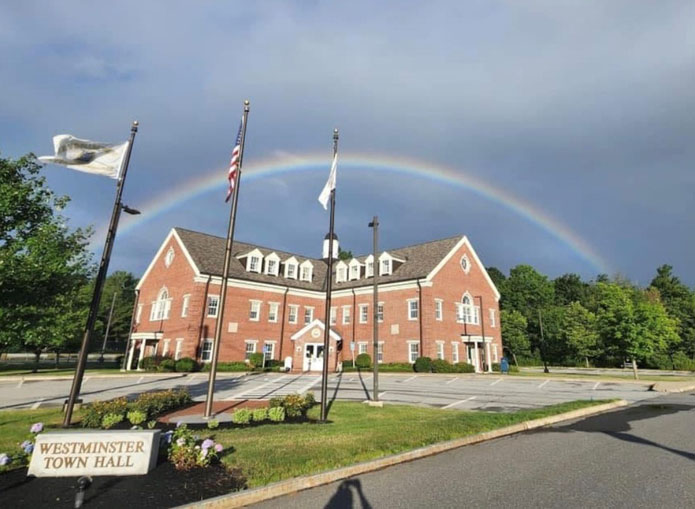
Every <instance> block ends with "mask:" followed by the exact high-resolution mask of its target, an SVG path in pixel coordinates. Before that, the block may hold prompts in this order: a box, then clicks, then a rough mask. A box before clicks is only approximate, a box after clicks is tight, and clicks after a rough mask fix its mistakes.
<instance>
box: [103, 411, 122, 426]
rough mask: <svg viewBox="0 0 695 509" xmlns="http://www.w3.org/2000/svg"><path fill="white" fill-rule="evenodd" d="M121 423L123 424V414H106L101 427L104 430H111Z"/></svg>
mask: <svg viewBox="0 0 695 509" xmlns="http://www.w3.org/2000/svg"><path fill="white" fill-rule="evenodd" d="M119 422H123V414H106V415H105V416H104V418H103V419H102V420H101V426H102V428H104V429H111V428H113V427H114V426H115V425H116V424H118V423H119Z"/></svg>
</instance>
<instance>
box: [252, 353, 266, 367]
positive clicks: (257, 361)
mask: <svg viewBox="0 0 695 509" xmlns="http://www.w3.org/2000/svg"><path fill="white" fill-rule="evenodd" d="M249 364H250V365H251V368H260V367H261V366H263V354H262V353H260V352H254V353H252V354H249Z"/></svg>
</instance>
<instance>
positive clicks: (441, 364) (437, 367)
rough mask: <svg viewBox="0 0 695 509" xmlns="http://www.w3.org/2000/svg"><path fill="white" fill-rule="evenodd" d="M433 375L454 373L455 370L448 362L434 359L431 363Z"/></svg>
mask: <svg viewBox="0 0 695 509" xmlns="http://www.w3.org/2000/svg"><path fill="white" fill-rule="evenodd" d="M432 372H433V373H455V372H456V368H455V367H454V365H453V364H451V363H450V362H448V361H446V360H444V359H434V360H433V361H432Z"/></svg>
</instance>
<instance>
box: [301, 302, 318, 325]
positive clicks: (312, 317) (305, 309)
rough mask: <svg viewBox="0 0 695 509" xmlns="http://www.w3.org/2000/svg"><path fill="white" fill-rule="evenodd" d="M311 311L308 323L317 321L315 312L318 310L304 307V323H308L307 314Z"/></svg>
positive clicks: (312, 307)
mask: <svg viewBox="0 0 695 509" xmlns="http://www.w3.org/2000/svg"><path fill="white" fill-rule="evenodd" d="M309 310H311V317H310V318H309V322H308V323H312V322H313V321H314V320H315V319H316V318H315V317H314V311H315V310H316V308H315V307H314V306H304V316H302V322H304V323H305V324H306V323H307V321H306V312H307V311H309Z"/></svg>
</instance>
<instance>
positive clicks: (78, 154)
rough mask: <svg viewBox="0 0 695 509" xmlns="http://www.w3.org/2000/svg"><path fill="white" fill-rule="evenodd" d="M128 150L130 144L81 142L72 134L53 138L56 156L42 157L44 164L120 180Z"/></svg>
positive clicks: (40, 158)
mask: <svg viewBox="0 0 695 509" xmlns="http://www.w3.org/2000/svg"><path fill="white" fill-rule="evenodd" d="M127 148H128V142H127V141H126V142H125V143H121V144H118V145H113V144H110V143H101V142H98V141H89V140H81V139H80V138H75V137H74V136H72V135H70V134H59V135H57V136H54V137H53V149H54V151H55V155H53V156H41V157H39V160H40V161H42V162H44V163H51V164H59V165H61V166H67V167H68V168H71V169H73V170H77V171H83V172H85V173H93V174H95V175H103V176H105V177H110V178H112V179H118V178H119V177H120V173H121V163H122V162H123V156H124V155H125V153H126V150H127Z"/></svg>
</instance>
